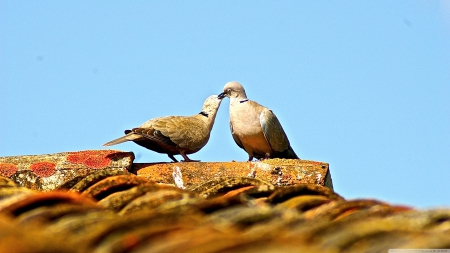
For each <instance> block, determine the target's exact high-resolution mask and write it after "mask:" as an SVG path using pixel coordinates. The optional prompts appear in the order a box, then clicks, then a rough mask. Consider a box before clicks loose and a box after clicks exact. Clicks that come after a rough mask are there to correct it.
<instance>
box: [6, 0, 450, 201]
mask: <svg viewBox="0 0 450 253" xmlns="http://www.w3.org/2000/svg"><path fill="white" fill-rule="evenodd" d="M0 36H1V37H0V83H1V86H0V115H1V124H0V130H1V131H0V156H11V155H29V154H47V153H56V152H64V151H76V150H85V149H104V148H105V147H103V146H102V144H103V143H105V142H107V141H109V140H111V139H114V138H117V137H119V136H121V135H122V133H123V130H124V129H130V128H132V127H135V126H138V125H140V124H141V123H143V122H144V121H146V120H148V119H150V118H155V117H160V116H167V115H192V114H196V113H198V112H199V111H200V109H201V106H202V103H203V101H204V100H205V99H206V97H208V96H209V95H211V94H218V93H220V92H221V91H222V88H223V86H224V85H225V83H226V82H228V81H239V82H241V83H242V84H243V85H244V87H245V88H246V92H247V95H248V97H249V98H250V99H253V100H255V101H258V102H259V103H260V104H262V105H264V106H267V107H269V108H270V109H272V110H273V111H274V112H275V113H276V115H277V116H278V118H279V120H280V121H281V123H282V125H283V127H284V129H285V131H286V133H287V134H288V137H289V139H290V141H291V146H292V147H293V148H294V150H295V152H296V153H297V154H298V155H299V156H300V157H301V158H302V159H306V160H315V161H323V162H328V163H330V168H331V173H332V177H333V183H334V187H335V190H336V191H337V192H338V193H339V194H341V195H343V196H344V197H346V198H350V199H351V198H376V199H382V200H385V201H388V202H390V203H398V204H407V205H413V206H416V207H436V206H449V205H450V203H449V200H448V192H450V183H449V178H450V169H449V164H450V133H449V126H450V117H449V116H450V99H449V97H450V1H220V2H219V1H77V2H76V3H75V2H73V1H1V2H0ZM228 105H229V101H228V100H224V102H223V103H222V105H221V108H220V109H219V113H218V116H217V119H216V123H215V126H214V128H213V131H212V134H211V139H210V141H209V143H208V144H207V145H206V146H205V147H204V148H203V149H202V150H200V151H199V152H198V153H196V154H192V155H190V158H191V159H200V160H202V161H231V160H236V161H245V160H246V159H247V154H246V153H245V152H244V151H243V150H241V149H240V148H239V147H238V146H237V145H236V144H235V143H234V141H233V139H232V137H231V134H230V130H229V123H228ZM112 148H115V149H120V150H124V151H133V152H135V154H136V156H137V159H136V161H137V162H157V161H170V159H169V158H168V157H167V156H166V155H161V154H157V153H153V152H151V151H148V150H146V149H144V148H141V147H139V146H138V145H136V144H134V143H126V144H121V145H118V146H114V147H112ZM178 158H179V156H178Z"/></svg>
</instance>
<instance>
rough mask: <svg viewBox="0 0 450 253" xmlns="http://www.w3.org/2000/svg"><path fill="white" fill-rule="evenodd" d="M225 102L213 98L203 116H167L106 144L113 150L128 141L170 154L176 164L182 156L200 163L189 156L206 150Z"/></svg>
mask: <svg viewBox="0 0 450 253" xmlns="http://www.w3.org/2000/svg"><path fill="white" fill-rule="evenodd" d="M221 102H222V98H219V97H218V96H217V95H211V96H209V97H208V98H207V99H206V100H205V102H204V103H203V108H202V110H201V111H200V113H198V114H195V115H192V116H166V117H159V118H154V119H150V120H148V121H146V122H145V123H144V124H142V125H140V126H139V127H136V128H133V129H131V130H125V136H122V137H120V138H117V139H115V140H112V141H110V142H107V143H105V144H103V146H112V145H116V144H119V143H123V142H126V141H133V142H134V143H136V144H138V145H140V146H142V147H145V148H147V149H150V150H152V151H155V152H157V153H162V154H167V155H168V156H169V158H170V159H172V161H174V162H178V160H177V159H175V157H174V155H181V156H182V157H183V158H184V160H182V161H183V162H196V161H198V160H191V159H189V157H188V156H187V155H188V154H193V153H195V152H197V151H199V150H200V149H201V148H203V147H204V146H205V145H206V143H207V142H208V140H209V137H210V133H211V130H212V128H213V125H214V120H215V118H216V114H217V110H218V109H219V106H220V103H221Z"/></svg>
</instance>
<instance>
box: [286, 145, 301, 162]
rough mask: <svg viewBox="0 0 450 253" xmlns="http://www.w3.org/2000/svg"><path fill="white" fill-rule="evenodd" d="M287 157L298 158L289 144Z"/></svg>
mask: <svg viewBox="0 0 450 253" xmlns="http://www.w3.org/2000/svg"><path fill="white" fill-rule="evenodd" d="M287 158H288V159H300V158H299V157H298V156H297V154H296V153H295V152H294V150H293V149H292V147H291V146H289V148H288V149H287Z"/></svg>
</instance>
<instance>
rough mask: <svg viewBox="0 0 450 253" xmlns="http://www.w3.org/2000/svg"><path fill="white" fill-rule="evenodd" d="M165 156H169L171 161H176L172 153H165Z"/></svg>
mask: <svg viewBox="0 0 450 253" xmlns="http://www.w3.org/2000/svg"><path fill="white" fill-rule="evenodd" d="M167 156H168V157H169V158H170V159H172V161H174V162H176V163H177V162H178V160H177V159H175V157H174V156H173V155H172V154H167Z"/></svg>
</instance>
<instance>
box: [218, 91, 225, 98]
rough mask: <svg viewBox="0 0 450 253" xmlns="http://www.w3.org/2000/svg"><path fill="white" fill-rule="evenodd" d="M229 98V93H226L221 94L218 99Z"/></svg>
mask: <svg viewBox="0 0 450 253" xmlns="http://www.w3.org/2000/svg"><path fill="white" fill-rule="evenodd" d="M226 96H227V93H226V92H222V93H220V94H219V95H217V97H218V98H219V99H222V98H224V97H226Z"/></svg>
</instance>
